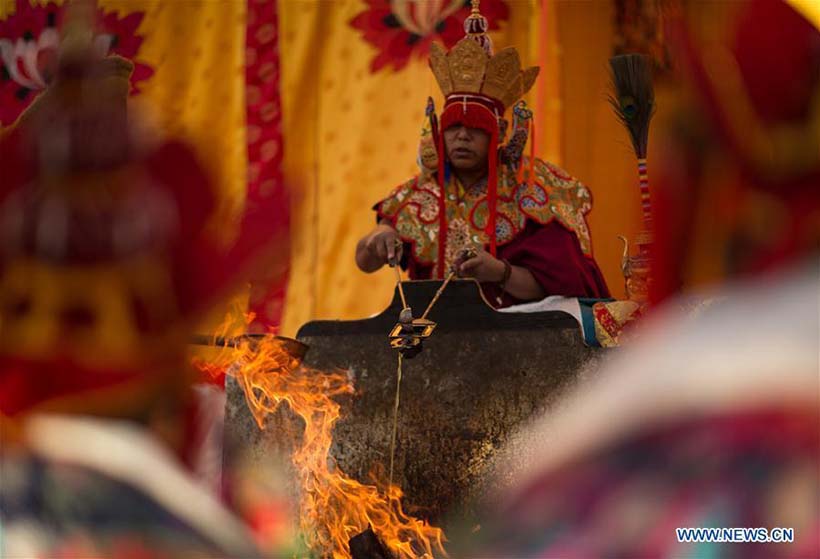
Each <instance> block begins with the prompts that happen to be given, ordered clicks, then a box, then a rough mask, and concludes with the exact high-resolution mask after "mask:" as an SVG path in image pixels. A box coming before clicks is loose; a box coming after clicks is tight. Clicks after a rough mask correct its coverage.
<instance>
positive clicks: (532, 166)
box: [527, 124, 535, 188]
mask: <svg viewBox="0 0 820 559" xmlns="http://www.w3.org/2000/svg"><path fill="white" fill-rule="evenodd" d="M529 128H530V178H529V181H528V182H527V184H528V185H529V187H530V188H532V185H533V184H534V183H535V125H534V124H530V126H529Z"/></svg>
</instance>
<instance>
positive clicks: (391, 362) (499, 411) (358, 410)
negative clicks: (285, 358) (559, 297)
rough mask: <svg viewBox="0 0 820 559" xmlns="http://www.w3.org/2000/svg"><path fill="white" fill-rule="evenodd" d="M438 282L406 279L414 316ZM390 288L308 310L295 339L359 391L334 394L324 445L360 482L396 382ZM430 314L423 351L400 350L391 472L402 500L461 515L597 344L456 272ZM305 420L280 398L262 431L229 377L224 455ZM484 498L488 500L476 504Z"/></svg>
mask: <svg viewBox="0 0 820 559" xmlns="http://www.w3.org/2000/svg"><path fill="white" fill-rule="evenodd" d="M439 285H440V282H437V281H421V282H408V283H405V284H404V290H405V294H406V296H407V302H408V304H409V305H410V306H411V307H412V309H413V313H414V314H415V315H416V316H419V315H421V313H423V312H424V309H425V308H426V306H427V304H428V303H429V301H430V300H431V299H432V298H433V295H434V294H435V292H436V289H437V288H438V287H439ZM401 307H402V305H401V301H400V299H399V297H398V293H397V294H396V296H395V297H394V300H393V302H392V303H391V305H390V306H389V307H388V308H387V309H386V310H385V311H384V312H382V313H381V314H379V315H378V316H375V317H373V318H368V319H364V320H353V321H315V322H309V323H307V324H305V325H304V326H303V327H302V328H301V329H300V331H299V333H298V335H297V338H298V339H299V340H300V341H302V342H304V343H305V344H307V345H308V347H309V349H308V351H307V354H306V355H305V358H304V363H305V364H306V365H308V366H310V367H313V368H316V369H323V370H327V369H338V368H341V369H347V370H349V371H350V374H351V375H352V376H353V378H354V384H355V387H356V393H355V395H353V396H350V397H345V398H342V399H340V400H339V401H340V403H341V404H342V417H341V419H340V420H339V422H338V423H337V425H336V428H335V431H334V444H333V447H332V454H333V456H334V458H335V459H336V460H337V463H338V465H339V467H340V468H341V469H342V470H344V471H345V472H346V473H347V474H348V475H350V476H352V477H353V478H356V479H358V480H359V481H362V482H368V481H369V479H370V478H369V476H368V474H369V473H370V472H371V471H372V470H373V469H374V467H378V466H379V465H380V466H381V467H383V469H384V471H385V472H386V471H387V468H388V464H389V461H390V456H389V454H390V437H391V431H392V421H393V405H394V397H395V390H396V365H397V354H396V350H394V349H391V348H390V345H389V341H388V334H389V332H390V330H391V328H393V326H394V325H395V324H396V322H397V320H398V316H399V312H400V310H401ZM428 318H429V319H430V320H432V321H434V322H436V323H437V326H436V328H435V331H434V332H433V334H432V336H431V337H430V338H429V339H427V340H426V341H425V342H424V347H423V350H422V351H421V353H420V354H418V355H417V356H416V357H414V358H412V359H405V360H404V365H403V378H402V385H401V406H400V411H399V422H398V437H397V443H396V454H395V473H394V476H393V477H394V483H397V484H398V485H400V486H401V487H402V489H403V490H404V493H405V497H404V504H405V507H406V510H409V511H410V512H411V513H413V514H415V515H416V516H421V517H424V518H427V519H429V520H430V521H431V522H433V523H435V524H438V525H443V527H444V528H445V530H446V527H447V524H448V523H449V522H448V521H452V522H454V523H458V524H460V525H462V526H463V525H464V524H465V523H469V522H470V521H471V520H472V519H473V517H474V515H475V513H476V511H477V503H480V502H481V501H482V497H483V496H484V495H485V494H486V493H487V492H486V491H485V484H486V483H487V482H488V470H487V468H488V464H489V462H490V459H491V458H492V457H493V455H494V454H495V452H496V450H497V449H498V448H499V447H500V446H501V445H503V444H504V443H505V441H506V440H507V438H508V436H509V435H511V434H512V433H513V432H515V431H516V430H517V429H519V428H521V427H522V426H524V425H525V424H526V423H527V422H528V421H529V420H530V419H532V418H533V417H534V416H535V415H537V414H539V412H542V411H544V410H545V409H547V408H548V407H549V406H550V405H552V404H553V403H554V402H555V401H556V400H557V399H558V398H559V397H560V396H561V395H562V394H563V393H564V392H565V391H566V389H567V388H569V387H570V386H571V385H572V384H573V382H574V381H575V380H576V378H577V377H578V375H579V372H580V371H581V370H582V369H583V368H584V366H585V364H586V363H587V362H588V361H590V360H591V359H592V358H594V357H595V355H596V354H598V353H599V352H600V350H596V349H594V348H590V347H587V346H585V345H584V343H583V341H582V335H581V331H580V328H579V326H578V323H577V322H576V321H575V319H574V318H573V317H571V316H570V315H568V314H566V313H563V312H558V311H555V312H539V313H527V314H523V313H522V314H516V313H499V312H496V311H495V310H493V309H492V308H490V307H489V306H488V305H487V303H486V302H485V301H484V300H483V298H482V296H481V294H480V292H479V289H478V285H477V284H476V283H474V282H473V281H454V282H451V284H450V285H449V286H448V287H447V288H446V290H445V291H444V293H443V295H442V296H441V298H440V299H439V301H438V302H437V303H436V305H435V306H434V308H433V310H432V311H431V312H430V314H429V316H428ZM301 429H302V425H301V420H299V419H298V418H295V417H294V416H293V414H292V413H291V412H290V411H289V410H287V408H286V406H283V407H282V408H280V409H279V410H278V411H277V412H276V413H275V414H272V415H271V416H269V418H268V422H267V425H266V429H265V431H260V430H259V429H258V428H257V427H256V424H255V423H254V422H253V420H252V419H251V416H250V414H249V412H248V410H247V408H246V405H245V401H244V397H243V395H242V393H241V390H240V389H239V388H238V386H237V385H236V383H234V382H229V383H228V405H227V415H226V449H227V452H226V461H228V462H230V460H231V456H232V455H233V454H234V453H235V452H236V451H237V450H238V449H239V448H244V449H245V450H246V451H250V453H251V455H253V456H254V457H255V459H258V460H263V461H264V460H266V459H267V457H268V456H269V455H272V453H273V452H274V451H279V452H285V453H288V452H290V451H291V450H292V449H293V448H294V447H295V446H296V445H297V444H298V442H299V438H300V436H301ZM482 504H484V505H486V503H482Z"/></svg>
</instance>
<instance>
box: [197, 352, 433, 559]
mask: <svg viewBox="0 0 820 559" xmlns="http://www.w3.org/2000/svg"><path fill="white" fill-rule="evenodd" d="M225 355H226V357H223V358H220V359H219V360H217V362H213V361H211V362H210V363H208V364H204V363H198V365H199V366H200V368H203V369H206V370H208V371H211V372H214V371H219V372H221V371H226V372H227V374H228V375H230V376H232V377H234V378H235V379H236V381H237V382H238V384H239V385H240V386H241V387H242V390H243V391H244V394H245V399H246V401H247V403H248V408H249V409H250V411H251V413H252V414H253V417H254V419H255V420H256V422H257V424H258V425H259V427H260V429H264V425H265V418H266V417H267V415H268V414H270V413H272V412H274V411H275V410H276V409H277V408H278V407H279V406H280V405H281V404H282V403H287V404H288V406H290V409H291V410H292V411H293V412H294V413H295V414H297V415H298V416H299V417H301V418H302V420H303V421H304V423H305V430H304V436H303V442H302V446H301V447H300V448H299V449H298V450H296V451H295V452H294V454H293V456H292V461H293V464H294V466H295V469H296V471H297V472H298V476H299V483H300V489H301V496H300V504H299V510H300V515H299V516H300V518H299V525H300V530H301V532H302V534H303V538H304V539H305V542H306V544H307V545H308V547H309V548H310V549H311V551H313V552H314V553H316V554H317V555H318V556H321V557H333V558H334V559H342V558H351V553H350V548H349V543H348V542H349V540H350V538H352V537H353V536H356V535H358V534H360V533H361V532H363V531H365V530H367V529H368V527H370V528H372V530H373V531H374V532H375V533H376V535H377V536H378V537H379V539H380V540H381V541H382V543H384V545H385V546H386V547H387V548H388V549H389V550H390V551H391V552H392V554H393V555H394V556H395V557H397V558H416V557H429V558H432V557H441V556H446V552H445V551H444V547H443V541H444V533H443V532H442V530H441V529H439V528H436V527H434V526H430V525H429V524H428V523H427V522H425V521H423V520H420V519H417V518H414V517H412V516H410V515H408V514H407V513H405V512H404V510H403V509H402V505H401V497H402V491H401V489H400V488H399V487H398V486H396V485H390V486H389V487H386V486H387V484H386V483H384V484H379V485H364V484H362V483H359V482H358V481H356V480H354V479H352V478H350V477H348V476H347V475H346V474H345V473H344V472H343V471H342V470H341V469H340V468H339V467H338V466H337V465H336V463H335V461H334V460H333V458H332V457H331V455H330V446H331V443H332V441H333V427H334V425H335V424H336V421H338V419H339V417H340V405H339V404H338V403H337V402H336V401H335V400H334V398H335V397H337V396H341V395H344V394H352V393H353V392H354V388H353V383H352V380H351V379H350V378H349V376H348V375H347V373H346V372H344V371H336V372H324V371H317V370H313V369H310V368H307V367H304V366H303V365H301V364H300V362H299V361H298V360H297V359H295V358H293V357H292V356H291V355H289V354H288V352H287V351H286V349H285V347H284V345H283V342H282V341H281V340H279V339H277V338H274V337H273V336H267V337H264V338H260V339H259V340H254V341H249V340H243V341H240V342H239V343H238V344H237V345H236V347H234V348H230V349H229V351H227V352H225ZM220 361H221V363H220ZM229 362H230V363H231V364H229V365H228V363H229ZM226 365H228V366H227V367H226V368H224V367H225V366H226ZM380 489H381V490H380Z"/></svg>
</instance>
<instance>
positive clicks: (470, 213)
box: [379, 159, 592, 265]
mask: <svg viewBox="0 0 820 559" xmlns="http://www.w3.org/2000/svg"><path fill="white" fill-rule="evenodd" d="M523 164H524V168H525V169H527V168H528V167H529V163H528V162H527V161H526V160H525V161H524V163H523ZM534 170H535V177H534V179H535V180H534V181H533V182H532V184H531V185H530V184H528V181H527V178H528V177H527V173H524V175H525V176H524V181H523V182H522V183H521V184H518V183H517V181H516V177H515V171H514V170H513V169H510V168H508V167H506V166H504V167H502V168H501V169H500V171H501V172H500V173H499V185H498V202H497V210H498V219H497V227H496V239H497V242H498V245H499V246H502V245H504V244H506V243H509V242H510V241H512V240H513V238H515V237H516V236H517V235H518V234H519V233H520V232H521V230H522V229H523V228H524V227H525V225H526V222H527V219H530V220H532V221H535V222H536V223H539V224H541V225H546V224H548V223H550V222H551V221H552V220H557V221H558V222H559V223H560V224H561V225H563V226H564V227H566V228H567V229H568V230H570V231H572V232H573V233H575V235H576V237H577V238H578V241H579V243H580V245H581V249H582V250H583V252H584V253H585V254H587V255H591V254H592V242H591V239H590V236H589V228H588V226H587V222H586V215H587V214H588V213H589V211H590V210H591V209H592V197H591V195H590V193H589V190H588V189H587V187H586V186H584V185H583V184H582V183H581V182H579V181H578V180H577V179H575V178H573V177H572V176H570V175H568V174H567V173H566V172H564V171H563V170H561V169H560V168H558V167H556V166H554V165H552V164H550V163H545V162H544V161H541V160H540V159H536V160H535V164H534ZM446 191H447V193H448V194H447V197H446V200H445V208H446V216H447V223H448V227H447V244H446V246H445V251H444V252H445V262H446V264H448V265H449V264H450V263H452V261H453V259H454V257H455V255H456V254H457V253H458V251H459V250H461V249H462V248H467V247H469V246H486V245H487V244H488V243H489V238H488V236H487V233H486V232H485V230H484V229H485V227H486V225H487V221H488V219H489V211H488V208H487V194H486V188H484V187H482V186H481V185H478V186H473V187H470V188H467V189H465V190H464V192H463V195H462V196H457V195H456V191H457V186H456V184H455V183H453V184H450V185H448V187H447V189H446ZM438 192H439V187H438V184H436V182H435V180H434V177H423V176H422V177H417V178H415V179H413V180H410V181H408V182H406V183H404V184H403V185H401V186H399V187H398V188H397V189H396V190H394V191H393V193H392V194H391V195H390V196H389V197H388V198H386V199H385V200H384V201H383V202H382V203H381V204H380V205H379V213H380V215H382V216H383V217H387V218H391V219H395V222H396V230H397V231H398V233H399V236H401V238H402V239H403V240H404V241H405V242H408V243H410V244H411V247H412V252H413V256H414V258H415V259H416V260H417V261H418V262H419V263H422V264H426V265H431V264H435V262H436V260H437V258H438V249H439V247H438V243H439V201H438Z"/></svg>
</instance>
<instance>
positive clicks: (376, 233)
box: [365, 223, 402, 266]
mask: <svg viewBox="0 0 820 559" xmlns="http://www.w3.org/2000/svg"><path fill="white" fill-rule="evenodd" d="M365 247H366V248H367V251H368V252H369V253H370V254H371V255H372V256H373V257H375V258H376V259H377V260H378V261H379V262H380V263H381V264H390V265H391V266H395V265H396V264H398V263H399V262H400V261H401V253H402V243H401V240H400V239H399V234H398V233H397V232H396V230H395V229H393V228H392V227H391V226H390V225H387V224H386V223H380V224H379V225H377V226H376V228H375V229H373V232H372V233H370V235H369V237H368V239H367V242H366V243H365Z"/></svg>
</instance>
